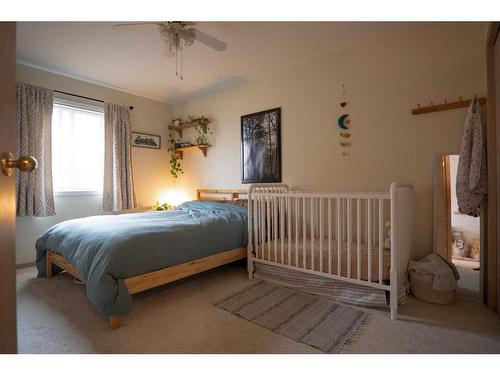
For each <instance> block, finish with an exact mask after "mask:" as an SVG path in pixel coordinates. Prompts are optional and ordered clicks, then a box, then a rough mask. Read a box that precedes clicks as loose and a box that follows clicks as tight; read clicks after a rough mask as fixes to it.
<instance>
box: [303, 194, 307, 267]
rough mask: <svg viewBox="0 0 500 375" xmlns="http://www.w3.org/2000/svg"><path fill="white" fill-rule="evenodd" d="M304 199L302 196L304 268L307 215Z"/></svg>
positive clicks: (304, 260) (304, 263)
mask: <svg viewBox="0 0 500 375" xmlns="http://www.w3.org/2000/svg"><path fill="white" fill-rule="evenodd" d="M306 199H307V198H302V245H303V246H302V268H306V245H307V244H306V237H307V228H306V216H307V211H306V210H307V208H306V203H307V202H306Z"/></svg>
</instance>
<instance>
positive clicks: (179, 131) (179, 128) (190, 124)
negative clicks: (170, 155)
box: [168, 121, 211, 138]
mask: <svg viewBox="0 0 500 375" xmlns="http://www.w3.org/2000/svg"><path fill="white" fill-rule="evenodd" d="M210 123H211V121H208V122H204V123H200V122H199V121H192V122H185V123H184V124H180V125H177V126H173V125H170V126H169V127H168V128H169V129H174V130H175V131H176V132H177V134H179V138H182V131H183V130H184V129H189V128H194V127H195V126H203V127H204V128H206V127H207V126H208V124H210Z"/></svg>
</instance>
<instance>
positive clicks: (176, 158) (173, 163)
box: [168, 131, 184, 178]
mask: <svg viewBox="0 0 500 375" xmlns="http://www.w3.org/2000/svg"><path fill="white" fill-rule="evenodd" d="M168 142H169V143H170V147H169V150H168V151H169V153H170V174H171V175H172V176H173V177H174V178H178V177H179V175H180V174H183V173H184V171H183V170H182V166H181V162H180V160H181V154H180V153H179V152H178V151H177V149H176V147H175V143H176V142H177V140H176V139H175V138H174V136H173V135H172V131H170V132H169V138H168Z"/></svg>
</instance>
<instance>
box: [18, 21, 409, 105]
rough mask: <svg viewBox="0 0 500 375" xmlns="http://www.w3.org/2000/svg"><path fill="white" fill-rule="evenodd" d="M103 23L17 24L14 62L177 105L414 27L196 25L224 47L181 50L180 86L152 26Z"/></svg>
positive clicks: (364, 24)
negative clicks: (220, 50)
mask: <svg viewBox="0 0 500 375" xmlns="http://www.w3.org/2000/svg"><path fill="white" fill-rule="evenodd" d="M112 25H113V23H107V22H106V23H103V22H20V23H18V37H17V59H18V62H20V63H25V64H28V65H32V66H36V67H39V68H42V69H46V70H50V71H54V72H58V73H62V74H65V75H69V76H71V77H74V78H77V79H82V80H86V81H90V82H94V83H99V84H102V85H105V86H110V87H114V88H117V89H120V90H124V91H128V92H131V93H134V94H137V95H141V96H145V97H149V98H152V99H156V100H160V101H163V102H167V103H171V104H178V103H181V102H183V101H186V100H190V99H193V98H196V97H200V96H203V95H208V94H211V93H214V92H217V91H221V90H224V89H227V88H229V87H233V86H236V85H238V84H241V83H244V82H248V81H252V80H255V79H258V78H261V77H264V76H266V75H269V74H271V73H274V72H278V71H280V70H283V69H286V68H289V67H291V66H294V65H299V64H303V63H305V62H308V61H312V60H317V59H319V58H322V57H325V56H327V55H331V54H334V53H338V52H340V51H342V50H345V49H347V48H352V47H353V46H355V45H358V44H362V43H366V42H370V41H373V40H374V39H377V38H380V37H382V36H385V35H387V34H391V33H398V32H401V31H404V30H406V29H408V28H410V27H412V26H414V24H409V23H370V22H362V23H360V22H358V23H356V22H198V23H197V24H196V26H195V27H196V28H198V29H199V30H201V31H204V32H206V33H209V34H211V35H213V36H215V37H216V38H219V39H221V40H223V41H225V42H227V44H228V48H227V50H226V51H224V52H216V51H214V50H212V49H210V48H208V47H206V46H205V45H203V44H200V43H198V42H195V43H194V44H193V45H192V46H191V47H188V48H186V49H185V50H184V56H183V58H184V80H182V81H181V80H180V79H179V78H178V77H176V76H175V58H166V57H164V56H163V41H162V40H160V37H159V33H158V30H157V29H156V27H154V26H152V27H136V28H134V29H133V30H131V29H125V30H124V29H121V30H116V29H113V28H112V27H111V26H112Z"/></svg>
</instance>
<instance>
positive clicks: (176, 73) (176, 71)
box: [175, 40, 179, 76]
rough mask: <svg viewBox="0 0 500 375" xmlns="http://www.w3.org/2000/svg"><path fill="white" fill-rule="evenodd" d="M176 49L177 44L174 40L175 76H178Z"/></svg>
mask: <svg viewBox="0 0 500 375" xmlns="http://www.w3.org/2000/svg"><path fill="white" fill-rule="evenodd" d="M177 47H178V43H177V40H176V43H175V75H176V76H178V75H179V72H178V67H177V66H178V65H179V64H178V57H179V55H178V54H177Z"/></svg>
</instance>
